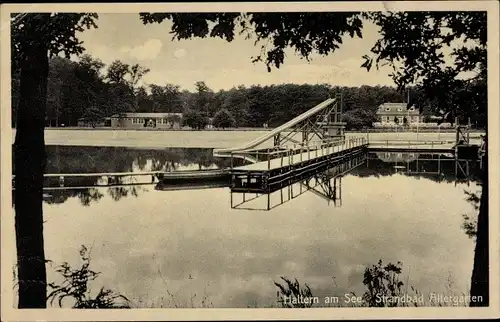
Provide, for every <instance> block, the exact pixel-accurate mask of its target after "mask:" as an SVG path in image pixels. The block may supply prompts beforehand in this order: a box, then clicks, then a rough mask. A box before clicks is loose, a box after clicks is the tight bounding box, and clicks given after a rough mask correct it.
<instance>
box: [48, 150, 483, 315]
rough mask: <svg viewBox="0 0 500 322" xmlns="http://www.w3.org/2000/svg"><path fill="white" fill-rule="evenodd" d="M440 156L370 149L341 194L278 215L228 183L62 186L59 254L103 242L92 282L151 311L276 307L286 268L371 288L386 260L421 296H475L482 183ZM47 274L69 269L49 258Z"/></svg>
mask: <svg viewBox="0 0 500 322" xmlns="http://www.w3.org/2000/svg"><path fill="white" fill-rule="evenodd" d="M48 154H49V163H48V169H47V172H50V173H55V172H59V173H68V172H106V171H109V172H111V171H113V172H114V171H136V172H140V171H150V170H174V169H175V170H182V169H203V168H218V167H227V166H228V160H224V159H218V158H214V157H212V151H211V150H210V149H164V150H138V149H127V148H91V147H55V146H52V147H48ZM417 157H419V158H420V159H421V161H419V162H420V163H418V164H417V161H416V158H417ZM429 158H436V156H423V155H420V156H417V155H408V154H405V155H397V154H378V155H375V154H373V155H370V156H369V160H368V161H367V162H365V163H364V164H363V165H361V166H360V167H358V168H356V169H354V170H353V171H352V172H351V173H349V174H347V175H346V176H344V177H343V179H342V184H341V191H342V195H341V200H338V201H337V202H335V203H334V202H329V201H327V200H325V199H324V198H321V197H320V196H318V195H316V194H313V193H310V192H307V193H305V194H303V195H301V196H299V197H298V198H296V199H293V200H291V201H289V202H287V203H285V204H283V205H281V206H279V207H277V208H275V209H273V210H271V211H252V210H236V209H231V207H230V192H229V189H228V188H215V189H204V190H184V191H183V190H180V191H161V190H155V189H154V186H153V185H150V186H140V187H127V188H121V190H119V189H116V188H115V189H114V190H113V189H112V188H96V189H91V190H87V191H67V190H66V191H58V192H54V193H53V195H52V196H48V197H47V200H46V202H45V203H44V209H43V210H44V216H45V220H46V223H45V230H44V234H45V248H46V256H47V258H48V259H50V260H52V261H53V262H54V263H55V264H59V263H62V262H64V261H67V262H69V263H70V264H74V265H76V264H78V251H79V249H80V246H81V245H87V246H88V247H92V252H91V257H92V263H91V267H92V268H93V269H94V270H95V271H100V272H102V275H101V276H100V277H99V278H98V279H97V280H96V281H95V282H94V284H92V285H93V288H94V289H96V290H98V288H99V286H100V285H105V286H106V287H109V288H112V289H114V290H116V291H118V292H120V293H122V294H124V295H126V296H127V297H128V298H130V299H131V300H133V301H134V303H136V304H137V305H140V306H149V307H150V306H155V307H159V306H166V307H173V306H180V307H193V306H195V307H200V306H203V305H204V304H202V301H203V300H204V299H205V300H206V302H208V303H207V304H206V305H209V306H214V307H247V306H252V307H255V306H257V307H269V306H273V305H276V304H277V303H276V291H277V288H276V287H275V285H274V283H273V282H274V281H279V279H280V276H285V277H289V278H297V279H298V280H299V281H300V282H302V283H304V282H306V283H307V284H308V285H309V286H310V287H311V289H312V291H313V294H314V295H318V296H333V295H340V296H343V294H344V293H346V292H355V293H357V294H359V295H361V294H362V293H363V292H364V291H365V288H364V285H363V273H364V269H365V267H366V266H368V265H373V264H376V263H377V262H378V260H379V259H382V260H383V261H384V263H387V262H394V263H395V262H397V261H401V262H403V275H404V282H405V283H406V284H408V285H412V286H414V287H416V288H417V289H418V290H419V291H420V292H421V293H424V294H425V293H428V292H441V293H446V294H449V293H453V294H461V293H462V292H464V293H467V292H468V289H469V283H470V275H471V272H472V263H473V251H474V241H473V239H470V238H469V237H468V236H467V235H466V234H465V232H464V230H463V228H462V227H461V226H462V224H463V218H462V215H463V214H468V215H469V216H474V214H475V211H474V208H473V205H472V204H470V203H469V202H467V201H466V195H465V193H464V190H467V191H471V192H477V191H480V188H479V187H478V186H477V184H475V183H473V182H472V183H470V185H469V186H468V185H467V184H463V183H461V184H455V182H454V181H453V176H454V164H452V163H451V162H448V163H446V162H441V161H440V164H439V166H440V167H441V169H442V171H443V172H444V174H442V175H436V174H433V172H434V171H436V170H437V165H438V162H437V161H436V160H433V161H424V159H429ZM394 166H397V168H395V167H394ZM417 169H418V170H419V171H421V172H423V171H426V174H425V175H415V171H417ZM409 170H411V171H412V172H411V173H413V175H410V174H409V173H410V171H409ZM48 275H49V276H48V277H49V278H48V279H49V281H50V280H57V278H58V277H57V276H56V275H55V273H54V272H53V269H51V268H50V267H49V270H48Z"/></svg>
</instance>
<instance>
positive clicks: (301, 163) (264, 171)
mask: <svg viewBox="0 0 500 322" xmlns="http://www.w3.org/2000/svg"><path fill="white" fill-rule="evenodd" d="M367 146H368V144H367V142H366V139H365V138H351V139H345V140H343V141H337V140H334V141H331V142H327V143H325V142H320V143H319V144H317V145H307V146H299V147H292V148H290V149H287V150H283V149H280V150H279V151H275V150H273V149H269V151H266V152H263V151H262V149H261V150H260V151H259V152H260V153H259V155H260V158H262V157H265V160H263V161H259V162H256V163H253V164H249V165H245V166H240V167H232V166H231V171H230V172H231V192H241V193H249V192H251V193H271V192H274V191H276V190H279V189H281V188H283V187H285V186H287V185H290V184H291V183H293V182H298V181H300V180H303V179H305V178H308V177H310V176H312V175H314V174H316V173H319V172H322V171H325V170H328V169H330V168H332V167H334V166H336V165H339V164H342V163H345V162H346V161H347V160H349V159H350V158H353V157H355V156H357V155H359V154H364V153H365V152H366V148H367ZM242 152H245V153H248V154H251V153H252V151H238V153H239V154H241V153H242ZM232 157H233V156H232Z"/></svg>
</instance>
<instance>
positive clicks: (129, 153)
mask: <svg viewBox="0 0 500 322" xmlns="http://www.w3.org/2000/svg"><path fill="white" fill-rule="evenodd" d="M47 159H48V162H47V171H46V172H47V173H66V174H67V173H107V172H112V173H114V172H130V173H146V172H148V171H179V170H203V169H221V168H227V167H229V166H230V160H229V159H225V158H218V157H214V156H213V155H212V149H181V148H175V149H156V150H147V149H133V148H121V147H118V148H117V147H68V146H48V147H47ZM358 161H359V160H358ZM236 162H239V163H241V164H244V162H245V161H243V160H237V161H236ZM362 163H363V164H362V165H361V166H360V164H359V162H358V163H356V166H353V167H352V168H350V169H349V171H348V172H349V174H350V175H354V176H358V177H361V178H364V177H383V176H391V175H394V174H398V173H399V174H403V175H405V176H413V177H416V178H417V179H420V178H425V179H429V180H432V181H435V182H441V181H445V182H457V181H461V180H462V181H463V180H465V182H467V183H469V182H478V180H479V178H478V172H479V171H478V170H479V169H478V163H477V162H470V164H469V166H468V169H469V173H468V175H467V177H466V176H465V174H464V173H463V172H461V171H457V170H458V169H459V168H458V167H457V166H456V162H455V160H454V158H453V156H451V155H443V154H418V153H396V152H386V153H384V152H376V153H368V154H367V155H366V156H363V159H362ZM235 166H238V163H237V164H235ZM330 173H331V170H330ZM326 174H327V172H324V173H319V174H316V175H315V176H311V178H309V179H308V180H309V181H310V180H313V181H315V184H314V185H312V186H311V185H310V183H305V182H302V183H299V184H298V186H297V187H296V188H295V189H294V188H293V187H292V188H287V189H291V190H292V192H293V191H299V190H300V193H299V195H300V194H302V193H303V191H304V187H306V186H307V185H309V189H307V190H311V191H312V193H314V194H316V195H318V188H320V189H319V190H321V189H322V190H323V191H326V190H325V189H327V190H328V189H331V188H328V187H326V186H325V184H323V185H321V184H319V183H318V182H319V180H318V178H319V177H318V176H324V175H326ZM330 177H331V178H332V175H330ZM104 179H106V178H98V177H80V176H79V177H67V178H65V179H64V180H65V186H66V187H68V186H70V187H80V188H60V189H56V188H54V189H51V190H47V191H45V194H44V200H45V202H46V203H48V204H61V203H64V202H66V201H67V200H68V199H70V198H77V199H79V200H80V203H81V204H82V205H83V206H88V205H90V204H91V203H92V202H97V201H99V200H101V199H102V198H103V197H104V196H105V195H108V196H110V197H111V199H112V200H114V201H119V200H121V199H122V198H126V197H137V196H138V195H139V194H141V193H142V192H147V191H150V190H151V189H155V190H163V191H167V190H189V189H200V188H216V187H226V186H228V183H227V182H226V181H224V180H222V181H220V180H219V181H210V182H205V183H203V184H197V185H195V186H193V185H190V184H186V185H178V184H176V185H174V186H171V185H170V186H169V185H165V184H163V185H161V184H158V182H157V181H156V182H154V183H153V181H154V178H153V181H151V179H150V177H149V176H140V177H139V176H138V177H134V176H129V177H114V178H113V180H115V181H114V182H113V184H114V185H115V186H112V187H105V188H100V187H98V185H99V184H102V181H103V180H104ZM57 180H59V178H58V177H54V178H47V179H46V186H51V187H57V186H58V185H57ZM104 181H105V180H104ZM106 184H107V183H106V182H104V185H106ZM295 185H297V184H295ZM316 186H317V187H316ZM334 186H336V183H335V184H334ZM279 194H280V198H281V195H282V194H283V191H281V192H279ZM285 195H288V192H286V193H285ZM295 197H296V196H292V198H295ZM323 197H324V196H323ZM281 199H283V198H281ZM285 199H286V198H285ZM327 199H330V200H334V199H336V197H335V198H328V197H327ZM244 201H245V202H248V200H244Z"/></svg>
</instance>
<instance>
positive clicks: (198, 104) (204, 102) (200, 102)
mask: <svg viewBox="0 0 500 322" xmlns="http://www.w3.org/2000/svg"><path fill="white" fill-rule="evenodd" d="M195 88H196V92H195V93H196V95H195V96H194V100H193V102H192V104H193V105H192V106H191V108H192V109H195V110H198V111H200V112H201V113H203V114H204V115H205V116H206V117H209V116H212V115H213V112H214V111H213V103H214V92H213V91H212V90H211V89H210V87H208V85H207V84H205V82H203V81H198V82H196V83H195Z"/></svg>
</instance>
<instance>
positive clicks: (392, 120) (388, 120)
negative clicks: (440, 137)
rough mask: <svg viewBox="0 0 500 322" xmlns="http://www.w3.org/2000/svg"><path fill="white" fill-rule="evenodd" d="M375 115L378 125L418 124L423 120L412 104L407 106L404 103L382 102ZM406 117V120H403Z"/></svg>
mask: <svg viewBox="0 0 500 322" xmlns="http://www.w3.org/2000/svg"><path fill="white" fill-rule="evenodd" d="M377 117H378V118H379V122H380V125H382V126H384V125H394V124H404V123H406V124H408V125H411V124H418V123H421V122H422V121H423V116H421V115H420V111H419V110H418V109H416V108H415V107H414V106H412V107H410V108H407V104H406V103H384V104H381V105H380V106H379V107H378V110H377ZM405 118H406V122H405Z"/></svg>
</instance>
